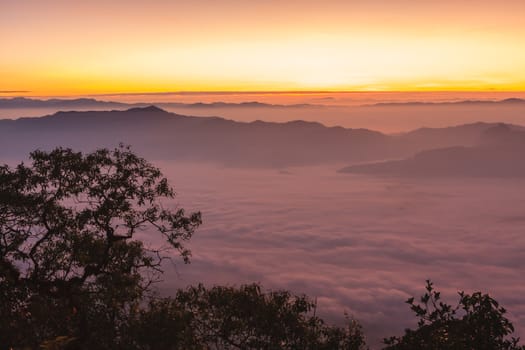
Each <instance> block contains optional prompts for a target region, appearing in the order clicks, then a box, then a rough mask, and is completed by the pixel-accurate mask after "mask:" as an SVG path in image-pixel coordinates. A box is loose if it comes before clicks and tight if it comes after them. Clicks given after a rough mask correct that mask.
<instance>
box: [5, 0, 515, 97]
mask: <svg viewBox="0 0 525 350" xmlns="http://www.w3.org/2000/svg"><path fill="white" fill-rule="evenodd" d="M524 16H525V1H523V0H516V1H515V0H506V1H502V0H498V1H489V0H477V1H474V0H463V1H461V0H455V1H451V0H439V1H433V0H432V1H431V0H425V1H413V0H410V1H409V0H383V1H379V0H367V1H364V0H359V1H357V0H345V1H334V0H324V1H308V0H303V1H284V0H281V1H274V0H265V1H246V0H237V1H234V0H227V1H226V0H223V1H221V0H192V1H176V0H150V1H139V0H126V1H124V0H112V1H108V0H104V1H100V0H91V1H82V2H81V1H69V0H68V1H66V0H46V1H41V0H17V1H9V0H8V1H2V2H1V3H0V48H1V49H0V50H1V51H0V77H1V78H0V91H9V90H23V91H30V93H28V94H29V95H31V94H33V95H41V96H42V95H75V94H94V93H114V92H160V91H213V90H223V91H225V90H232V91H233V90H240V91H242V90H270V91H273V90H356V91H369V90H380V91H381V90H401V91H402V90H411V91H418V90H507V91H512V90H515V91H518V90H525V45H523V38H524V37H525V20H524V18H525V17H524ZM4 95H6V94H5V93H4Z"/></svg>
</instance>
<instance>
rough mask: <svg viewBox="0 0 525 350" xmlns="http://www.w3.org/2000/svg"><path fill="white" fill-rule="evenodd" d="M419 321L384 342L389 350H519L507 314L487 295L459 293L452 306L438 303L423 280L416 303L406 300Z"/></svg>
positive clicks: (439, 296) (436, 295)
mask: <svg viewBox="0 0 525 350" xmlns="http://www.w3.org/2000/svg"><path fill="white" fill-rule="evenodd" d="M407 303H408V304H409V305H410V309H411V310H412V311H413V312H414V313H415V314H416V316H417V317H418V318H419V320H418V328H417V329H416V330H411V329H407V330H405V335H403V336H402V337H391V338H389V339H385V340H384V342H385V344H386V345H388V346H387V347H386V348H385V349H389V350H405V349H406V350H409V349H422V350H447V349H451V350H452V349H454V350H472V349H476V350H519V349H522V350H523V349H525V347H523V346H519V345H518V342H519V339H516V338H510V339H509V338H508V337H509V336H510V335H511V334H512V333H513V332H514V327H513V325H512V323H511V322H510V321H509V320H508V319H507V318H506V317H505V313H506V312H507V311H506V310H505V309H504V308H503V307H501V306H500V305H499V303H498V302H497V301H496V300H495V299H493V298H492V297H490V296H489V295H488V294H482V293H481V292H476V293H473V294H471V295H469V294H466V293H464V292H459V302H458V304H457V305H456V306H452V305H448V304H446V303H444V302H442V301H441V294H440V293H439V292H437V291H435V290H434V286H433V284H432V282H431V281H428V280H427V284H426V292H425V294H424V295H423V296H422V297H421V299H420V303H419V304H418V303H415V302H414V298H410V299H408V300H407Z"/></svg>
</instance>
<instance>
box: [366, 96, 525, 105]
mask: <svg viewBox="0 0 525 350" xmlns="http://www.w3.org/2000/svg"><path fill="white" fill-rule="evenodd" d="M507 104H513V105H515V104H522V105H524V106H525V99H521V98H507V99H504V100H497V101H491V100H463V101H451V102H423V101H415V102H380V103H374V104H368V105H364V106H366V107H385V106H386V107H395V106H399V107H402V106H450V105H507Z"/></svg>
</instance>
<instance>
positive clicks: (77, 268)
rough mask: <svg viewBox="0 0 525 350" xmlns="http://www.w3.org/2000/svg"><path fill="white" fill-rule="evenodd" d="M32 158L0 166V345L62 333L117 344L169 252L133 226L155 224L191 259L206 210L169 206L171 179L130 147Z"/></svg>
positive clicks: (82, 341) (25, 342)
mask: <svg viewBox="0 0 525 350" xmlns="http://www.w3.org/2000/svg"><path fill="white" fill-rule="evenodd" d="M30 159H31V164H30V165H29V166H27V165H25V164H23V163H22V164H20V165H18V166H17V167H15V168H10V167H8V166H2V167H0V300H1V301H2V302H1V303H0V314H1V315H2V317H0V348H9V347H11V346H17V347H22V346H27V347H30V348H37V347H38V345H39V344H41V343H42V342H43V341H46V340H51V339H55V338H56V337H58V336H66V335H68V336H72V337H74V338H75V339H77V344H82V346H83V347H85V348H87V347H89V345H90V344H96V346H95V348H99V349H101V348H111V344H113V343H114V340H115V339H118V338H119V336H120V334H119V332H120V329H121V328H122V327H123V326H124V325H125V316H126V314H127V311H128V310H129V308H131V307H133V305H134V304H136V303H137V302H138V301H139V300H140V299H141V297H142V295H143V293H144V292H145V290H146V289H147V287H148V285H149V284H150V283H151V282H152V280H153V279H154V278H155V274H156V273H158V272H160V264H161V261H162V259H163V256H162V254H161V252H160V251H158V250H151V249H147V248H146V247H145V246H144V245H143V243H142V241H140V240H137V239H136V238H135V237H134V236H135V234H136V232H137V231H142V230H146V229H147V230H149V231H148V232H151V231H152V230H154V231H156V232H157V233H159V234H160V235H162V236H163V237H164V238H165V240H166V241H167V242H169V244H170V246H171V247H172V248H173V249H175V250H177V251H178V252H179V253H180V255H181V256H182V258H183V259H184V260H185V261H188V258H189V256H190V252H189V250H187V249H186V248H185V246H184V245H183V242H184V241H186V240H188V239H189V238H190V237H191V235H192V233H193V232H194V229H195V228H196V227H197V226H198V225H199V224H200V222H201V219H200V213H192V214H190V215H188V216H187V215H186V214H185V212H184V210H183V209H178V210H176V211H170V210H167V209H164V208H163V207H162V205H161V204H162V203H161V202H160V200H161V199H163V198H171V197H173V196H174V192H173V190H172V188H170V187H169V185H168V182H167V180H166V179H165V178H163V177H162V174H161V172H160V171H159V169H157V168H155V167H153V166H152V165H150V164H149V163H148V162H146V161H145V160H144V159H142V158H140V157H137V156H136V155H135V154H133V153H132V152H131V151H130V150H129V149H128V148H126V147H122V146H121V147H120V148H118V149H115V150H113V151H109V150H107V149H101V150H98V151H95V152H93V153H89V154H85V155H84V154H82V153H80V152H73V151H72V150H70V149H61V148H59V149H55V150H53V151H51V152H42V151H35V152H33V153H31V155H30Z"/></svg>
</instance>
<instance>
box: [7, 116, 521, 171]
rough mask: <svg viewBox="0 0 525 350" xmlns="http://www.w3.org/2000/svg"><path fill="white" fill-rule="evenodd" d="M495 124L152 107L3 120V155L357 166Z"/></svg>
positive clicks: (478, 136)
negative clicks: (374, 125) (355, 123)
mask: <svg viewBox="0 0 525 350" xmlns="http://www.w3.org/2000/svg"><path fill="white" fill-rule="evenodd" d="M494 126H497V125H496V124H483V123H478V124H471V125H464V126H458V127H454V128H445V129H420V130H416V131H414V132H410V133H406V134H402V135H395V136H391V135H385V134H382V133H379V132H375V131H371V130H366V129H345V128H342V127H326V126H324V125H322V124H320V123H313V122H305V121H293V122H287V123H270V122H262V121H255V122H251V123H242V122H235V121H232V120H226V119H223V118H219V117H190V116H183V115H179V114H174V113H169V112H166V111H164V110H163V109H161V108H158V107H155V106H147V107H134V108H131V109H128V110H125V111H117V110H113V111H90V112H58V113H55V114H52V115H48V116H44V117H40V118H20V119H17V120H0V157H1V158H4V159H7V158H21V157H25V156H26V155H27V154H28V153H29V152H30V151H32V150H34V149H37V148H40V149H51V148H53V147H56V146H63V147H72V148H75V149H83V150H93V149H95V148H100V147H114V146H116V145H117V144H118V143H119V142H123V143H126V144H130V145H132V146H133V148H134V149H135V150H136V151H137V152H139V153H141V154H142V155H144V156H147V157H148V158H150V159H178V160H192V161H213V162H219V163H223V164H229V165H235V166H256V167H269V166H270V167H272V166H273V167H283V166H292V165H313V164H322V163H330V162H331V163H348V164H353V163H358V162H368V161H377V160H385V159H393V158H402V157H409V156H412V155H414V154H416V153H417V152H421V151H423V150H428V149H432V148H439V147H448V146H470V145H475V144H477V143H479V142H480V141H481V140H482V139H483V137H486V136H484V135H485V132H486V131H487V130H488V129H490V128H492V127H494ZM509 128H511V130H518V128H517V127H509Z"/></svg>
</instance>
